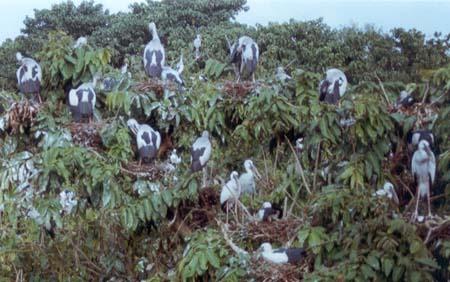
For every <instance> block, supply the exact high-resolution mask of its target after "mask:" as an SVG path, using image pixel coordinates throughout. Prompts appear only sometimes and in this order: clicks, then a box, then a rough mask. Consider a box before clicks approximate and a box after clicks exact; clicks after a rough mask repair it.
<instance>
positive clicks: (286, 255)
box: [259, 243, 307, 264]
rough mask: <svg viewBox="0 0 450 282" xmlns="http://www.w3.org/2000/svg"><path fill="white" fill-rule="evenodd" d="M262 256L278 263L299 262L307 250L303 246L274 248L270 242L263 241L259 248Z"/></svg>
mask: <svg viewBox="0 0 450 282" xmlns="http://www.w3.org/2000/svg"><path fill="white" fill-rule="evenodd" d="M259 250H260V252H261V255H262V257H263V258H264V259H265V260H266V261H269V262H272V263H276V264H286V263H290V264H298V263H300V262H301V261H303V259H305V257H306V255H307V254H306V251H305V250H304V249H302V248H280V249H275V250H273V249H272V245H271V244H270V243H263V244H262V245H261V247H260V248H259Z"/></svg>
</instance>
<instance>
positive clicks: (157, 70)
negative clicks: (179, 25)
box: [144, 22, 166, 78]
mask: <svg viewBox="0 0 450 282" xmlns="http://www.w3.org/2000/svg"><path fill="white" fill-rule="evenodd" d="M148 27H149V29H150V33H151V34H152V40H151V41H150V42H149V43H148V44H147V45H146V46H145V50H144V68H145V71H146V73H147V75H148V76H150V77H155V78H159V77H160V75H161V72H162V68H163V66H164V65H165V62H166V53H165V51H164V46H163V45H162V44H161V40H160V39H159V36H158V32H157V30H156V25H155V23H153V22H151V23H150V24H149V26H148Z"/></svg>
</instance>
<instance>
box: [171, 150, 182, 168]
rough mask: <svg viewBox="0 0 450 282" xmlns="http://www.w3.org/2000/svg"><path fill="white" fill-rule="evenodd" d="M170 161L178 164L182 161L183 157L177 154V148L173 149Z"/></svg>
mask: <svg viewBox="0 0 450 282" xmlns="http://www.w3.org/2000/svg"><path fill="white" fill-rule="evenodd" d="M169 160H170V163H171V164H173V165H178V164H180V163H181V157H179V156H178V155H177V149H173V150H172V152H171V153H170V157H169Z"/></svg>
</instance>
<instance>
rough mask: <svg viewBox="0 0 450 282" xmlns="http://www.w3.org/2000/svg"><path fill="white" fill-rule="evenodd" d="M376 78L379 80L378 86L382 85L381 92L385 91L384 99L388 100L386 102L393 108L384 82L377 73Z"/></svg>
mask: <svg viewBox="0 0 450 282" xmlns="http://www.w3.org/2000/svg"><path fill="white" fill-rule="evenodd" d="M375 78H376V79H377V80H378V84H380V88H381V91H383V95H384V99H386V102H387V103H388V105H389V106H392V104H391V101H389V98H388V96H387V93H386V90H385V89H384V85H383V82H382V81H381V79H380V77H379V76H378V75H377V74H376V73H375Z"/></svg>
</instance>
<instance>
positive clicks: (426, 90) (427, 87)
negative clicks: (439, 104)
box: [422, 82, 430, 104]
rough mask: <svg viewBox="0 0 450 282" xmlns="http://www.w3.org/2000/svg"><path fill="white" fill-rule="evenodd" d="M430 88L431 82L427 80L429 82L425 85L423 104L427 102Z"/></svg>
mask: <svg viewBox="0 0 450 282" xmlns="http://www.w3.org/2000/svg"><path fill="white" fill-rule="evenodd" d="M429 90H430V85H429V83H428V82H427V84H426V85H425V91H424V93H423V98H422V104H424V103H425V100H426V99H427V97H428V93H429V92H430V91H429Z"/></svg>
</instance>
